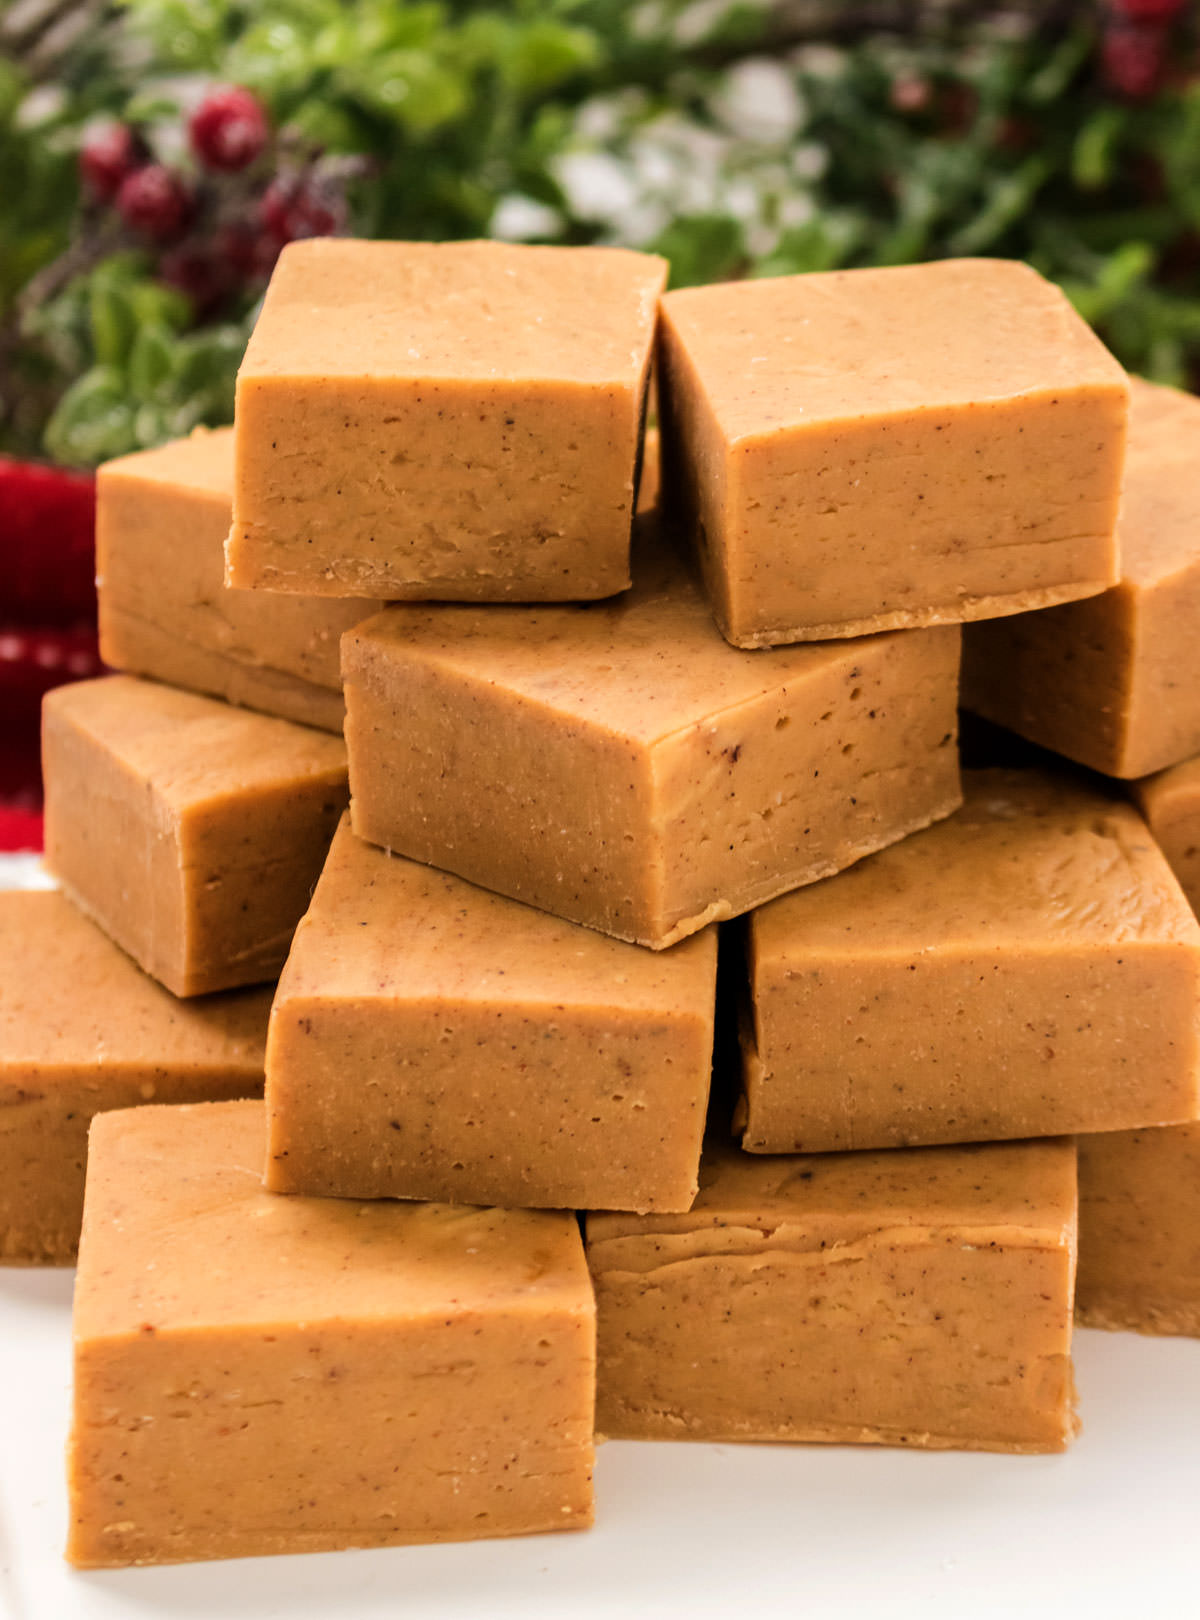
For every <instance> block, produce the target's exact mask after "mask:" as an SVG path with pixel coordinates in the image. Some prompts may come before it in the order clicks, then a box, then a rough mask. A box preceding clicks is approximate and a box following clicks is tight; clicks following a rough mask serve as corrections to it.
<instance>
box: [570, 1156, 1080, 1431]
mask: <svg viewBox="0 0 1200 1620" xmlns="http://www.w3.org/2000/svg"><path fill="white" fill-rule="evenodd" d="M587 1247H588V1264H589V1265H590V1266H591V1270H592V1280H593V1282H594V1283H595V1286H596V1315H597V1329H598V1347H597V1370H596V1428H597V1431H598V1432H599V1433H601V1434H604V1435H607V1436H609V1437H613V1438H620V1439H629V1440H824V1441H832V1442H836V1443H846V1442H867V1443H871V1444H878V1445H898V1446H922V1447H930V1448H939V1449H940V1448H946V1447H953V1448H959V1449H964V1450H978V1451H1061V1450H1062V1449H1063V1448H1064V1447H1065V1446H1066V1445H1067V1443H1068V1442H1069V1441H1070V1439H1071V1438H1072V1436H1073V1435H1074V1433H1075V1427H1076V1425H1075V1418H1074V1410H1073V1407H1074V1384H1073V1379H1072V1376H1071V1360H1070V1350H1071V1296H1072V1288H1073V1284H1074V1272H1075V1149H1074V1146H1073V1144H1072V1143H1070V1142H1069V1141H1067V1142H1064V1141H1048V1142H1018V1143H996V1144H987V1145H984V1146H974V1147H964V1148H922V1149H915V1150H910V1151H903V1150H900V1151H896V1152H890V1153H853V1154H849V1153H847V1154H832V1155H825V1156H812V1155H806V1156H804V1157H802V1158H767V1159H764V1158H755V1157H753V1156H751V1155H750V1154H746V1153H739V1152H737V1150H736V1149H735V1148H732V1147H729V1146H727V1145H725V1144H721V1145H720V1146H717V1145H715V1144H714V1145H712V1146H710V1147H707V1148H706V1149H705V1154H704V1159H703V1161H702V1163H701V1167H700V1195H699V1197H698V1198H697V1200H696V1203H695V1205H694V1207H693V1208H692V1210H691V1211H690V1213H688V1214H686V1215H642V1216H637V1215H617V1214H602V1215H589V1216H588V1218H587Z"/></svg>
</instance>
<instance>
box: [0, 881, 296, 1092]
mask: <svg viewBox="0 0 1200 1620" xmlns="http://www.w3.org/2000/svg"><path fill="white" fill-rule="evenodd" d="M272 993H273V992H272V988H271V987H270V986H267V987H265V988H261V989H255V990H237V991H230V992H225V993H223V994H221V995H216V996H205V997H203V998H200V999H198V1000H192V1001H179V1000H177V999H176V997H174V996H173V995H171V993H170V991H168V990H164V989H163V988H162V986H161V985H160V984H157V983H156V982H155V981H154V980H153V979H151V978H150V977H149V976H148V975H147V974H145V973H143V972H142V970H141V968H139V967H138V966H137V965H136V964H135V963H134V962H133V960H132V959H131V958H130V957H128V956H126V955H125V953H124V951H122V950H119V949H118V948H117V946H115V945H114V944H113V943H112V941H111V940H110V939H109V938H108V936H107V935H106V934H103V933H101V931H100V929H99V928H97V927H96V925H95V924H94V923H92V922H89V921H88V919H87V918H86V917H85V916H84V915H83V914H82V912H79V911H77V910H76V909H75V907H74V906H73V905H72V904H71V902H70V901H69V900H68V899H67V898H66V896H65V895H63V894H59V893H58V892H56V891H52V890H39V891H36V892H27V891H25V890H19V889H17V890H5V891H3V892H0V1063H21V1064H29V1065H31V1066H33V1067H36V1068H41V1069H45V1068H48V1067H49V1066H51V1065H53V1064H74V1065H78V1066H81V1067H83V1066H87V1065H92V1064H94V1065H95V1067H96V1069H97V1071H99V1070H100V1069H101V1067H102V1066H103V1065H119V1064H137V1065H139V1066H148V1067H150V1068H154V1067H165V1066H166V1065H168V1064H169V1065H170V1066H171V1068H172V1069H179V1068H185V1067H196V1068H212V1067H215V1066H221V1067H225V1068H228V1069H231V1070H244V1071H245V1072H246V1073H248V1074H251V1075H253V1076H254V1077H256V1078H257V1079H258V1080H259V1081H260V1082H261V1078H262V1072H263V1060H264V1053H265V1051H266V1042H267V1017H268V1014H269V1013H270V1010H271V996H272Z"/></svg>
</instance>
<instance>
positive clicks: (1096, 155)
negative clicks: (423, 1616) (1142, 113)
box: [1071, 106, 1127, 191]
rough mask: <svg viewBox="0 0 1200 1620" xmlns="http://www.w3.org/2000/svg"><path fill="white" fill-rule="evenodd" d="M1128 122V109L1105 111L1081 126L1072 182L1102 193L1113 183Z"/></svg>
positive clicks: (1088, 189) (1073, 158)
mask: <svg viewBox="0 0 1200 1620" xmlns="http://www.w3.org/2000/svg"><path fill="white" fill-rule="evenodd" d="M1126 119H1127V114H1126V111H1125V108H1124V107H1116V106H1112V107H1102V108H1101V109H1100V111H1099V112H1097V113H1095V114H1093V116H1092V117H1091V118H1089V119H1088V120H1087V122H1086V123H1085V124H1083V125H1081V127H1080V129H1079V133H1078V134H1077V135H1076V137H1075V141H1074V144H1073V145H1072V148H1071V178H1072V179H1073V180H1074V182H1075V184H1076V185H1077V186H1080V187H1081V188H1082V189H1083V190H1084V191H1098V190H1099V189H1100V188H1101V186H1106V185H1108V183H1109V181H1110V180H1111V179H1112V177H1113V165H1114V163H1115V161H1116V156H1117V146H1118V143H1119V142H1120V139H1121V136H1122V135H1123V134H1124V132H1125V125H1126Z"/></svg>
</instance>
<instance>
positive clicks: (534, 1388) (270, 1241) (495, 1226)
mask: <svg viewBox="0 0 1200 1620" xmlns="http://www.w3.org/2000/svg"><path fill="white" fill-rule="evenodd" d="M263 1137H264V1120H263V1110H262V1105H261V1104H260V1103H228V1104H217V1105H210V1106H208V1107H197V1108H144V1109H134V1110H130V1111H125V1112H121V1113H118V1114H108V1115H104V1116H102V1117H101V1118H100V1119H99V1120H98V1121H97V1122H96V1125H95V1126H94V1127H93V1131H92V1147H91V1163H90V1166H89V1172H88V1190H87V1203H86V1206H85V1211H84V1230H83V1238H82V1242H81V1244H80V1258H79V1274H78V1279H77V1282H76V1288H75V1407H74V1423H73V1428H72V1436H71V1444H70V1457H69V1488H70V1508H71V1524H70V1533H69V1540H68V1544H67V1557H68V1558H69V1559H70V1560H71V1562H72V1563H74V1564H78V1565H82V1566H85V1567H96V1566H102V1565H120V1564H152V1563H177V1562H181V1561H184V1560H189V1559H200V1558H233V1557H246V1556H256V1555H259V1554H264V1553H295V1552H316V1551H322V1550H327V1549H331V1548H337V1547H386V1546H396V1545H399V1544H403V1543H408V1542H420V1541H452V1540H455V1541H457V1540H463V1541H465V1540H473V1539H475V1538H477V1537H480V1536H500V1535H520V1534H525V1533H527V1532H531V1531H540V1530H571V1529H576V1528H581V1527H584V1526H586V1525H588V1524H590V1523H591V1518H592V1481H591V1471H592V1411H593V1400H594V1394H595V1305H594V1302H593V1299H592V1291H591V1286H590V1283H589V1280H588V1272H587V1265H586V1263H585V1260H584V1253H583V1244H582V1241H581V1239H580V1235H579V1226H578V1223H577V1222H576V1219H575V1217H574V1216H573V1215H568V1214H562V1213H554V1212H550V1211H535V1210H503V1209H470V1208H466V1209H461V1208H452V1207H450V1206H449V1205H444V1204H442V1205H439V1204H405V1203H394V1202H391V1201H389V1200H377V1201H376V1202H374V1203H367V1204H363V1203H352V1202H349V1201H346V1200H344V1199H333V1198H275V1197H273V1196H272V1195H271V1194H270V1193H267V1192H264V1191H263V1189H262V1187H261V1185H260V1183H259V1178H258V1167H259V1165H260V1164H261V1162H262V1153H263ZM164 1232H169V1233H170V1236H171V1241H170V1243H169V1244H164V1243H163V1241H162V1234H163V1233H164Z"/></svg>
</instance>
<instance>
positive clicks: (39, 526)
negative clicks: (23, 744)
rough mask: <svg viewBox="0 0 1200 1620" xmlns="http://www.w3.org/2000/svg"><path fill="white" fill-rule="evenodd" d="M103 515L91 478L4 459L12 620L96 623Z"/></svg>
mask: <svg viewBox="0 0 1200 1620" xmlns="http://www.w3.org/2000/svg"><path fill="white" fill-rule="evenodd" d="M95 512H96V481H95V479H94V478H93V477H92V475H91V474H90V473H76V472H66V471H64V470H63V469H62V468H60V467H45V466H41V465H40V464H38V463H37V462H26V461H10V460H9V459H8V458H7V457H6V456H0V604H2V611H3V613H4V616H5V618H7V619H11V620H24V621H25V622H26V623H28V622H30V621H32V620H37V621H38V622H40V623H42V624H75V623H80V622H84V621H87V620H92V621H94V620H95V617H96V584H95V574H96V564H95V547H94V544H93V538H92V536H93V528H94V523H95ZM2 731H3V725H2V724H0V732H2Z"/></svg>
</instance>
